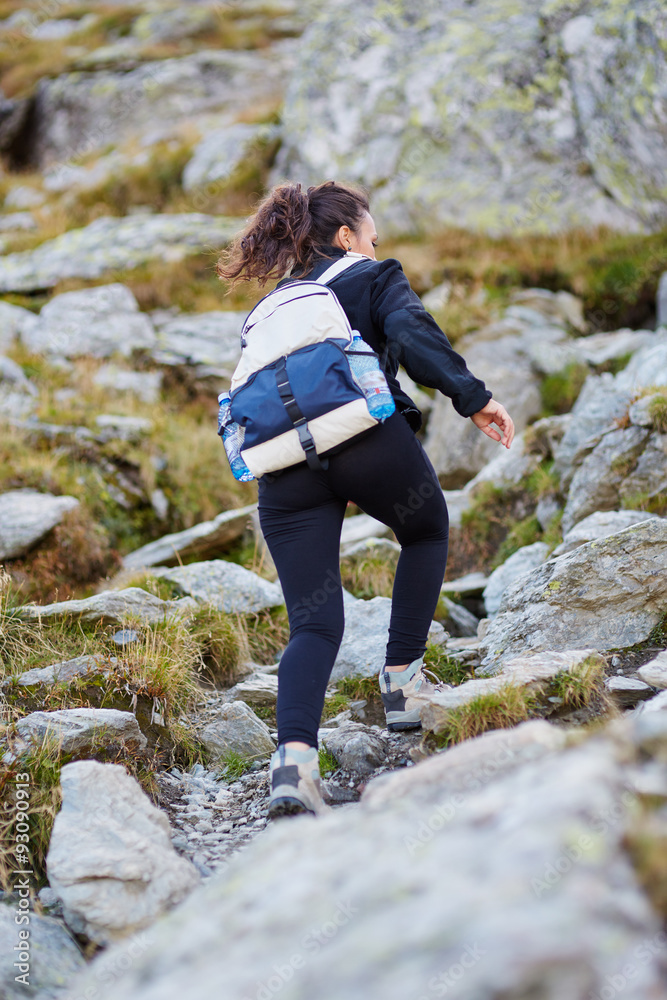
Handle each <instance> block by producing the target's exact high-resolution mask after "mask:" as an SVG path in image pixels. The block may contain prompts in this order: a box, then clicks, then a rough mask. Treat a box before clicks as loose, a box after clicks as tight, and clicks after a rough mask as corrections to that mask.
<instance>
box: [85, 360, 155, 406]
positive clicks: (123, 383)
mask: <svg viewBox="0 0 667 1000" xmlns="http://www.w3.org/2000/svg"><path fill="white" fill-rule="evenodd" d="M93 382H94V384H95V385H98V386H100V387H101V388H102V389H111V390H112V391H113V392H118V393H125V392H129V393H132V395H134V396H137V397H138V398H139V399H140V400H141V401H142V402H144V403H156V402H157V400H158V399H159V396H160V389H161V387H162V372H133V371H127V370H126V369H124V368H118V367H117V366H116V365H112V364H105V365H102V366H101V367H100V368H99V369H98V370H97V371H96V372H95V374H94V375H93Z"/></svg>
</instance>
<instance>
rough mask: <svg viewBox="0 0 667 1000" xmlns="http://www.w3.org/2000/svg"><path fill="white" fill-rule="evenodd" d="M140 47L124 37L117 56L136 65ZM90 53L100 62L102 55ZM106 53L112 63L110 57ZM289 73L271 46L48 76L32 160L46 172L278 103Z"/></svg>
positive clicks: (41, 87)
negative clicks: (81, 156)
mask: <svg viewBox="0 0 667 1000" xmlns="http://www.w3.org/2000/svg"><path fill="white" fill-rule="evenodd" d="M158 16H160V15H159V14H158ZM183 16H187V15H185V14H184V15H183ZM128 43H129V44H128ZM138 50H139V47H138V46H137V44H136V39H129V40H125V41H124V42H123V40H121V45H120V47H119V52H118V55H119V56H120V58H121V60H124V61H125V62H127V56H129V57H130V59H135V60H136V54H137V51H138ZM93 55H94V59H95V60H96V62H97V63H98V65H99V64H100V62H101V61H102V60H101V56H103V55H104V54H103V53H100V52H99V51H98V52H96V53H94V54H93ZM109 55H110V56H112V58H113V52H111V53H109ZM286 69H287V52H285V53H284V54H283V52H282V51H281V50H280V49H278V48H276V47H274V48H272V49H271V51H270V52H242V51H236V52H234V51H224V50H222V51H216V50H212V49H208V50H203V51H201V52H195V53H193V54H192V55H188V56H182V57H181V58H176V59H164V60H155V61H151V62H149V63H145V64H143V65H140V66H137V67H136V69H130V70H129V72H114V71H113V70H111V71H104V70H99V71H98V72H96V73H94V74H93V73H68V74H63V75H62V76H58V77H56V78H55V79H49V78H48V77H46V78H44V79H42V80H41V81H40V83H39V84H38V86H37V92H36V99H35V108H34V112H33V113H34V126H33V136H34V146H33V150H32V154H33V158H34V160H35V162H36V164H37V166H40V167H42V168H43V167H44V166H47V165H48V164H50V163H53V162H55V161H60V162H66V161H67V160H70V159H74V158H75V157H76V155H77V154H78V153H82V152H86V153H90V152H92V151H94V150H95V149H100V148H102V147H104V146H107V145H109V144H114V145H115V144H117V143H119V142H121V141H124V140H126V139H129V138H131V137H134V136H136V137H138V136H141V137H142V138H144V139H145V137H146V136H147V135H148V136H150V132H151V130H152V131H156V130H162V131H164V129H165V128H166V127H169V128H171V129H172V130H173V128H174V126H175V125H176V124H180V125H181V126H183V125H185V124H186V123H191V122H192V121H193V120H194V118H195V116H197V115H202V114H206V115H209V116H210V115H212V114H216V115H220V114H221V113H224V114H225V115H229V116H234V115H238V114H240V113H241V112H242V111H243V110H244V109H246V108H248V109H250V108H256V107H257V106H258V105H261V104H262V103H264V102H265V101H271V100H275V98H276V96H279V95H280V93H281V91H282V89H283V80H284V78H285V72H286Z"/></svg>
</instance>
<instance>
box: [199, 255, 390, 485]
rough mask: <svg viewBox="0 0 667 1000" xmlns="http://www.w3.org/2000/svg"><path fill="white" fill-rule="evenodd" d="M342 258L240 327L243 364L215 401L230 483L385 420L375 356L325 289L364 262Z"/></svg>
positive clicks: (385, 392)
mask: <svg viewBox="0 0 667 1000" xmlns="http://www.w3.org/2000/svg"><path fill="white" fill-rule="evenodd" d="M368 259H370V258H368V257H366V256H365V255H364V254H357V253H347V254H346V255H345V257H342V258H341V259H340V260H338V261H336V263H335V264H332V266H331V267H329V268H328V269H327V270H326V271H325V272H324V273H323V274H322V275H321V276H320V277H319V278H317V279H316V280H315V281H308V280H295V281H292V282H289V283H288V284H286V285H282V286H281V287H280V288H276V289H274V290H273V291H272V292H269V294H268V295H265V296H264V298H263V299H260V301H259V302H258V303H257V305H256V306H255V308H254V309H253V310H252V312H251V313H250V314H249V315H248V316H247V318H246V320H245V323H244V324H243V329H242V331H241V360H240V361H239V363H238V365H237V366H236V369H235V370H234V374H233V375H232V380H231V384H230V390H229V392H223V393H221V394H220V395H219V396H218V403H219V404H220V405H219V410H218V434H219V435H220V436H221V438H222V440H223V443H224V446H225V451H226V452H227V457H228V459H229V463H230V465H231V468H232V472H233V474H234V476H235V477H236V479H240V480H242V481H247V480H250V479H256V478H259V477H260V476H263V475H264V474H265V473H271V472H277V471H278V470H280V469H286V468H288V467H289V466H290V465H296V464H297V463H298V462H303V461H304V459H305V461H306V462H307V463H308V466H309V467H310V468H311V469H314V470H320V469H326V467H327V464H328V463H327V460H326V458H325V459H320V458H319V455H321V454H322V452H324V451H327V450H328V449H329V448H333V447H334V446H335V445H337V444H341V443H342V442H344V441H347V440H349V439H350V438H352V437H355V436H356V435H357V434H360V433H361V432H362V431H365V430H366V429H368V428H370V427H373V426H375V425H377V424H378V423H381V422H382V421H384V420H386V419H387V417H389V416H391V414H392V413H393V412H394V410H395V408H396V405H395V403H394V399H393V396H392V394H391V391H390V389H389V386H388V385H387V380H386V378H385V376H384V373H383V371H382V369H381V368H380V363H379V359H378V355H377V354H376V353H375V351H373V350H371V348H370V347H369V345H368V344H367V343H366V342H365V341H364V340H363V339H362V338H361V336H360V335H359V333H357V331H356V330H352V328H351V327H350V323H349V320H348V318H347V316H346V314H345V311H344V310H343V307H342V306H341V304H340V302H339V301H338V299H337V298H336V296H335V294H334V292H333V291H332V289H330V288H327V287H326V283H327V282H328V281H331V280H332V279H333V278H335V277H336V276H337V275H339V274H341V273H342V272H343V271H345V270H347V268H348V267H351V266H352V265H353V264H356V263H357V262H358V261H360V260H368Z"/></svg>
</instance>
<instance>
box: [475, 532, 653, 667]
mask: <svg viewBox="0 0 667 1000" xmlns="http://www.w3.org/2000/svg"><path fill="white" fill-rule="evenodd" d="M666 560H667V519H664V518H657V517H656V518H651V519H650V520H648V521H642V522H641V523H639V524H634V525H632V526H631V527H629V528H625V529H624V530H623V531H619V532H616V534H613V535H608V536H607V537H606V538H600V539H597V540H595V541H592V542H587V543H586V544H585V545H580V546H579V547H578V548H576V549H574V550H573V551H572V552H568V553H566V554H565V555H562V556H559V557H558V558H556V559H549V560H548V561H547V562H546V563H544V565H543V566H540V567H539V568H538V569H536V570H533V572H532V573H530V575H528V576H524V577H521V579H520V580H518V581H517V582H516V583H515V584H514V585H513V586H511V587H509V588H508V589H507V590H506V591H505V596H504V598H503V603H502V604H501V607H500V610H499V613H498V614H497V616H496V617H495V618H494V619H493V620H492V621H491V622H490V623H489V627H488V630H487V632H486V635H485V637H484V639H483V640H482V646H481V648H482V652H483V654H484V660H483V665H484V666H483V671H484V672H487V671H488V672H491V673H493V672H495V670H496V669H497V667H498V666H499V664H500V663H501V662H502V661H504V660H506V659H507V658H509V657H511V656H514V655H517V654H519V653H525V652H527V651H540V650H546V649H552V650H565V649H573V648H582V647H593V648H595V649H600V650H604V649H617V648H625V647H628V646H633V645H634V644H635V643H637V642H642V641H643V640H644V639H646V638H647V637H648V635H649V634H650V632H651V630H652V629H653V628H655V626H656V625H657V624H658V622H660V621H661V620H662V618H663V616H664V609H665V601H666V600H667V575H666V574H665V572H664V567H665V561H666Z"/></svg>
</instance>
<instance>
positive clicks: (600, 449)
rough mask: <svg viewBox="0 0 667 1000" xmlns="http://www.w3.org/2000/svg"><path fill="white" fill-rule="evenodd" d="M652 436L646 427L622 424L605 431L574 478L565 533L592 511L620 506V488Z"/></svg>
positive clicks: (564, 513)
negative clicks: (607, 431) (623, 426)
mask: <svg viewBox="0 0 667 1000" xmlns="http://www.w3.org/2000/svg"><path fill="white" fill-rule="evenodd" d="M649 435H650V431H649V430H648V429H647V428H645V427H625V428H621V427H619V428H617V429H616V430H613V431H610V432H609V433H607V434H605V435H604V437H602V439H601V440H600V441H599V443H598V444H597V445H596V446H595V448H594V449H593V451H592V452H591V453H590V455H587V456H586V457H585V458H584V459H583V461H582V463H581V465H580V466H579V467H578V468H577V469H576V471H575V473H574V475H573V477H572V481H571V483H570V489H569V492H568V495H567V501H566V504H565V510H564V511H563V520H562V528H563V531H564V532H565V533H567V532H568V531H569V530H570V529H571V528H573V527H574V525H575V524H577V522H579V521H582V520H583V519H584V518H585V517H587V516H588V515H589V514H593V513H595V512H596V511H604V510H616V509H617V508H618V507H619V506H620V488H621V486H622V485H623V483H624V481H625V479H626V478H627V477H628V474H629V473H630V471H631V470H632V469H633V468H634V467H635V465H636V464H637V460H638V458H639V456H640V455H641V454H642V452H643V451H644V448H645V446H646V443H647V441H648V438H649Z"/></svg>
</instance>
